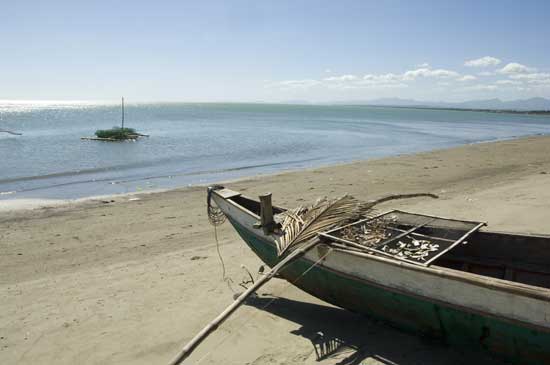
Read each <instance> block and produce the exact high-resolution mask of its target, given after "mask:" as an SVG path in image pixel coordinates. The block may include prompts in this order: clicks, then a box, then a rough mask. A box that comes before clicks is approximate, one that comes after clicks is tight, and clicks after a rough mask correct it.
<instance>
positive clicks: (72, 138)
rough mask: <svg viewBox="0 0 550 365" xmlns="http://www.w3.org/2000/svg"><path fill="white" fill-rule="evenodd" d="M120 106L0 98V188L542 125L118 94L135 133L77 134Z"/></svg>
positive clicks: (333, 156) (382, 151) (37, 191)
mask: <svg viewBox="0 0 550 365" xmlns="http://www.w3.org/2000/svg"><path fill="white" fill-rule="evenodd" d="M120 121H121V107H120V105H117V104H113V103H91V102H17V101H10V102H0V129H4V130H10V131H15V132H20V133H22V135H21V136H15V135H11V134H7V133H0V200H8V199H17V198H29V199H33V198H36V199H74V198H84V197H91V196H101V195H111V194H121V193H132V192H142V191H151V190H159V189H170V188H176V187H183V186H193V185H204V184H209V183H214V182H219V181H227V180H233V179H237V178H242V177H247V176H253V175H257V174H272V173H278V172H282V171H289V170H297V169H303V168H312V167H319V166H327V165H333V164H338V163H345V162H350V161H355V160H367V159H372V158H379V157H385V156H394V155H398V154H409V153H415V152H420V151H428V150H434V149H440V148H447V147H453V146H459V145H464V144H471V143H479V142H485V141H495V140H502V139H510V138H516V137H520V136H527V135H537V134H548V133H550V118H549V117H547V116H534V115H525V114H507V113H489V112H474V111H456V110H430V109H414V108H392V107H372V106H353V105H350V106H345V105H338V106H334V105H284V104H237V103H140V104H127V105H126V108H125V126H127V127H132V128H135V129H136V130H137V131H138V132H140V133H144V134H147V135H149V137H146V138H141V139H139V140H138V141H135V142H129V141H126V142H117V143H114V142H99V141H87V140H81V137H85V136H93V135H94V132H95V131H96V130H97V129H108V128H111V127H113V126H117V125H120Z"/></svg>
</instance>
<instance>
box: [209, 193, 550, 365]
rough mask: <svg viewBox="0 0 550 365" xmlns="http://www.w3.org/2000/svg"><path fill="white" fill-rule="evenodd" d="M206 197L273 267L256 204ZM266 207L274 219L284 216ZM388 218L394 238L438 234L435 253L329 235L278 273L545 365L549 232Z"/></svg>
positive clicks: (353, 303)
mask: <svg viewBox="0 0 550 365" xmlns="http://www.w3.org/2000/svg"><path fill="white" fill-rule="evenodd" d="M209 194H211V199H212V200H213V201H214V202H215V203H216V205H217V206H218V207H219V209H221V211H222V212H223V213H224V214H225V216H226V217H227V219H228V220H229V222H230V223H231V224H232V225H233V227H234V228H235V229H236V231H237V232H238V233H239V235H240V236H241V237H242V238H243V240H244V241H245V242H246V244H247V245H248V246H249V247H250V248H251V249H252V250H253V251H254V252H255V253H256V254H257V255H258V257H259V258H260V259H261V260H262V261H264V262H265V263H266V264H267V265H269V266H270V267H273V266H274V265H276V264H277V263H278V262H279V261H280V258H279V257H278V254H277V248H276V240H277V239H278V238H279V236H278V235H279V234H280V232H279V233H275V232H269V231H267V230H265V229H264V228H265V227H262V226H261V224H260V223H261V220H262V219H261V217H260V215H261V208H260V207H261V204H260V201H258V200H255V199H251V198H247V197H245V196H243V195H241V194H240V193H238V192H235V191H231V190H228V189H225V188H222V187H216V188H214V189H211V191H210V192H209ZM272 209H273V212H274V214H275V215H277V214H279V213H282V212H284V211H285V209H284V208H280V207H276V206H273V207H272ZM388 214H391V215H392V217H393V219H394V226H395V229H396V230H398V231H399V232H404V233H406V234H413V235H418V237H432V238H433V237H439V238H438V240H439V242H440V243H442V244H443V246H445V247H444V248H443V249H441V250H439V251H438V252H435V253H434V254H433V255H432V256H431V257H430V258H429V259H428V260H425V261H422V262H420V261H419V262H415V260H411V259H406V258H405V259H403V258H402V257H401V258H399V257H396V256H392V255H391V254H389V253H388V252H384V251H381V250H371V251H367V252H365V251H362V250H353V249H349V248H346V246H344V245H342V244H341V243H342V242H339V241H345V240H344V239H342V238H341V237H340V238H339V236H338V234H337V232H336V233H335V232H332V231H331V232H326V233H324V234H322V235H321V236H322V238H323V239H322V242H321V243H320V244H318V245H316V247H314V248H313V249H311V250H309V251H308V252H307V253H305V254H304V255H303V256H301V257H300V258H298V259H297V260H295V261H294V262H292V263H290V264H289V265H288V266H287V267H285V269H284V270H283V271H282V272H281V273H280V275H281V276H282V277H283V278H284V279H286V280H288V281H290V282H292V283H293V284H294V285H296V286H297V287H299V288H300V289H302V290H304V291H306V292H308V293H310V294H312V295H314V296H315V297H317V298H320V299H322V300H324V301H326V302H329V303H331V304H334V305H336V306H339V307H342V308H345V309H348V310H351V311H354V312H358V313H362V314H365V315H368V316H370V317H374V318H377V319H380V320H383V321H385V322H386V323H389V324H390V325H393V326H395V327H398V328H400V329H403V330H407V331H412V332H415V333H418V334H421V335H425V336H430V337H436V338H440V339H443V340H444V341H445V342H446V343H448V344H451V345H454V346H468V347H472V346H473V347H481V348H484V349H486V350H488V351H490V352H491V353H493V354H495V355H496V356H497V357H500V358H503V359H506V360H508V361H511V362H514V363H518V364H550V236H542V235H531V234H510V233H501V232H491V231H488V230H484V229H480V228H481V226H483V224H478V222H468V221H458V220H452V219H445V218H441V217H430V216H427V215H420V214H412V213H406V212H402V211H391V212H389V213H387V214H385V216H388ZM334 231H337V230H334ZM466 241H467V244H465V243H466ZM347 247H349V246H347ZM329 251H330V254H327V252H329ZM308 269H309V271H308V273H307V275H304V276H301V275H302V273H304V271H306V270H308ZM298 278H299V280H297V279H298Z"/></svg>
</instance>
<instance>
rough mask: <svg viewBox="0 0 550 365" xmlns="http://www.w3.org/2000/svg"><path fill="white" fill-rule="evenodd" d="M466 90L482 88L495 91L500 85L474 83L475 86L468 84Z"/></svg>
mask: <svg viewBox="0 0 550 365" xmlns="http://www.w3.org/2000/svg"><path fill="white" fill-rule="evenodd" d="M465 89H466V90H481V91H495V90H497V89H498V86H496V85H483V84H479V85H474V86H468V87H466V88H465Z"/></svg>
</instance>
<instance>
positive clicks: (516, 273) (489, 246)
mask: <svg viewBox="0 0 550 365" xmlns="http://www.w3.org/2000/svg"><path fill="white" fill-rule="evenodd" d="M229 199H230V200H231V201H233V202H234V203H236V204H238V205H240V206H241V207H243V208H244V209H246V210H248V211H250V212H251V213H253V214H255V215H258V216H259V215H260V202H259V201H257V200H254V199H250V198H247V197H244V196H242V195H238V196H233V197H231V198H229ZM284 211H285V209H283V208H280V207H275V206H274V207H273V213H274V214H278V213H282V212H284ZM401 213H403V214H402V215H400V219H399V221H398V222H396V223H395V225H396V227H397V228H400V229H402V230H407V229H410V228H411V227H413V226H415V225H416V224H417V222H418V219H419V217H427V216H423V215H417V214H412V213H406V212H401ZM444 220H445V222H446V223H445V224H446V225H445V226H442V225H440V226H437V225H436V224H429V225H426V226H423V227H421V228H419V229H418V230H416V231H415V233H414V234H417V235H419V236H422V235H426V236H432V235H435V236H438V237H443V238H444V239H448V240H454V239H456V238H457V237H459V236H461V235H463V234H464V232H465V229H464V228H463V227H461V226H460V224H461V222H462V221H458V220H446V219H444ZM470 223H471V222H470ZM431 266H435V267H441V268H449V269H453V270H458V271H464V272H469V273H473V274H477V275H482V276H486V277H491V278H498V279H503V280H507V281H511V282H517V283H522V284H527V285H532V286H537V287H540V288H546V289H550V236H537V235H530V234H513V233H502V232H491V231H488V230H484V229H481V230H478V231H476V232H473V233H472V234H471V235H470V236H469V237H468V238H467V240H465V241H464V242H462V243H460V244H458V245H457V246H455V247H453V248H452V249H451V250H449V251H448V252H446V253H445V254H443V255H442V256H441V257H439V258H437V259H436V260H435V261H434V262H433V263H432V264H431Z"/></svg>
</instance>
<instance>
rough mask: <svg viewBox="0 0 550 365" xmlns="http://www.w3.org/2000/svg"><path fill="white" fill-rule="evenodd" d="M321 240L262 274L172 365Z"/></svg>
mask: <svg viewBox="0 0 550 365" xmlns="http://www.w3.org/2000/svg"><path fill="white" fill-rule="evenodd" d="M319 242H320V241H319V239H318V238H314V239H313V240H311V241H310V242H308V243H306V244H305V245H303V246H302V247H300V248H297V249H296V250H294V251H292V252H291V253H290V254H289V255H288V256H287V257H285V258H284V259H283V260H281V261H280V262H279V263H278V264H277V265H275V266H273V268H272V269H271V270H270V271H269V272H268V273H267V274H265V275H264V276H262V277H261V278H260V279H259V280H258V281H257V282H256V283H255V284H254V285H252V286H251V287H250V288H248V289H247V290H246V291H245V292H244V293H242V294H241V295H240V296H239V297H238V298H237V299H235V301H234V302H233V303H231V305H230V306H229V307H227V308H226V309H225V310H224V311H223V312H222V313H220V315H219V316H217V317H216V318H215V319H214V320H213V321H212V322H210V323H209V324H208V325H207V326H206V327H204V328H203V329H202V330H201V331H200V332H199V333H198V334H197V335H196V336H195V337H193V339H192V340H191V341H189V342H188V343H187V345H185V347H184V348H183V349H182V350H181V351H180V353H179V354H178V355H177V356H176V358H175V359H174V360H172V362H170V365H178V364H181V363H182V362H183V361H184V360H185V359H186V358H188V357H189V355H191V353H192V352H193V350H195V348H196V347H197V346H198V345H200V343H201V342H202V341H204V340H205V339H206V337H208V335H210V333H212V332H214V331H215V330H216V329H217V328H218V327H219V326H220V324H222V323H223V322H224V321H225V320H226V319H227V318H228V317H229V316H230V315H231V314H232V313H233V312H234V311H235V310H236V309H237V308H238V307H240V306H241V305H242V304H243V303H244V301H245V300H246V298H248V297H249V296H250V295H251V294H252V293H254V292H255V291H256V290H258V289H260V288H261V287H262V286H263V285H264V284H265V283H267V282H268V281H269V280H270V279H272V278H273V277H274V276H275V275H277V273H278V272H279V271H281V269H283V268H284V267H285V266H286V265H287V264H289V263H290V262H292V261H293V260H295V259H297V258H298V257H300V256H301V255H303V254H304V253H306V252H307V251H308V250H310V249H312V248H313V247H315V245H317V244H318V243H319Z"/></svg>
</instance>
